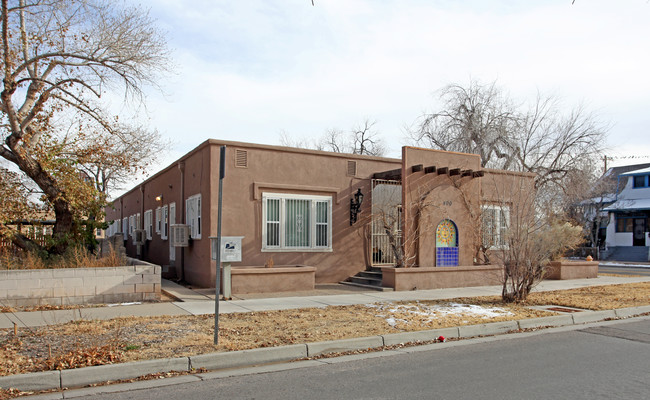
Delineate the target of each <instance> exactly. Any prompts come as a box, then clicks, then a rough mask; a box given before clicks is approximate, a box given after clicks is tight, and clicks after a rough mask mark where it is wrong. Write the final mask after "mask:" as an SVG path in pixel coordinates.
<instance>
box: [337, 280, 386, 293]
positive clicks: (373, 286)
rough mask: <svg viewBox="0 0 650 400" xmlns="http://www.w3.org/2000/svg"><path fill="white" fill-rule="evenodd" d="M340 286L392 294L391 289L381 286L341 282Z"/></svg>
mask: <svg viewBox="0 0 650 400" xmlns="http://www.w3.org/2000/svg"><path fill="white" fill-rule="evenodd" d="M339 283H340V284H341V285H348V286H356V287H362V288H366V289H371V290H376V291H379V292H392V291H393V288H386V287H383V286H376V285H365V284H363V283H355V282H347V281H342V282H339Z"/></svg>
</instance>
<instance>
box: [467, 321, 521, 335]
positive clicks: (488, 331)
mask: <svg viewBox="0 0 650 400" xmlns="http://www.w3.org/2000/svg"><path fill="white" fill-rule="evenodd" d="M516 330H519V324H518V323H517V321H503V322H491V323H488V324H481V325H467V326H459V327H458V337H460V338H468V337H474V336H486V335H498V334H500V333H507V332H510V331H516Z"/></svg>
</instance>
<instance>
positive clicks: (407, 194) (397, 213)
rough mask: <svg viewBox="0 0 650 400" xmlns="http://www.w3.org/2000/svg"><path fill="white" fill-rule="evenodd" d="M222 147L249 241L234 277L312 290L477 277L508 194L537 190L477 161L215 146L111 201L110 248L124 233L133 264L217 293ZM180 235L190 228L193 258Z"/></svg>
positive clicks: (225, 223) (440, 155)
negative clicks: (242, 271) (377, 278)
mask: <svg viewBox="0 0 650 400" xmlns="http://www.w3.org/2000/svg"><path fill="white" fill-rule="evenodd" d="M222 145H225V146H226V153H225V154H226V159H225V165H226V173H225V179H224V181H223V217H222V224H221V225H222V233H223V236H243V240H242V262H241V263H234V264H233V268H237V267H242V266H260V267H261V266H264V265H275V266H281V265H307V266H312V267H315V268H316V273H315V278H316V282H317V283H327V282H339V281H342V280H345V279H346V278H348V277H350V276H352V275H354V274H356V273H358V272H360V271H365V270H366V269H368V268H369V267H372V266H390V265H395V264H396V263H402V265H404V266H412V267H415V266H417V267H442V266H447V267H450V266H451V267H455V266H463V267H467V268H470V269H471V268H472V267H473V265H474V264H475V263H476V262H477V261H480V260H477V251H476V249H477V247H478V246H479V244H481V243H483V244H484V245H486V246H487V247H494V248H495V249H498V248H499V246H500V245H502V242H503V241H502V239H500V238H503V237H504V236H505V234H506V233H507V226H508V218H510V214H509V207H510V204H511V202H512V199H510V198H508V197H507V195H504V191H503V188H504V187H506V186H507V185H506V184H505V183H506V182H511V181H513V182H514V181H526V182H529V183H532V179H533V175H532V174H516V173H510V172H505V171H495V170H484V169H482V168H481V166H480V165H481V163H480V159H479V156H477V155H473V154H462V153H452V152H444V151H436V150H428V149H419V148H413V147H404V148H403V149H402V157H401V159H395V158H384V157H374V156H360V155H352V154H342V153H330V152H324V151H316V150H306V149H297V148H289V147H280V146H268V145H259V144H250V143H240V142H226V141H220V140H208V141H206V142H204V143H202V144H201V145H199V146H198V147H197V148H195V149H194V150H192V151H190V152H189V153H188V154H186V155H184V156H183V157H181V158H180V159H179V160H178V161H177V162H175V163H173V164H172V165H170V166H168V167H167V168H165V169H163V170H162V171H160V172H158V173H157V174H155V175H154V176H152V177H151V178H149V179H148V180H146V181H145V182H143V183H142V184H140V185H138V186H137V187H135V188H133V189H132V190H131V191H129V192H127V193H125V194H124V195H123V196H121V197H119V198H117V199H115V200H114V201H113V202H112V206H109V207H107V209H106V220H107V221H109V222H112V224H111V225H110V227H109V229H108V230H107V236H112V235H113V234H116V233H122V232H123V233H124V237H125V245H126V250H127V254H129V255H130V256H136V255H138V256H139V257H140V258H142V259H144V260H146V261H149V262H153V263H156V264H160V265H163V266H165V269H166V270H167V273H168V274H175V275H176V277H178V278H182V279H184V280H185V281H187V282H189V283H191V284H193V285H197V286H202V287H214V285H215V271H216V268H215V262H214V261H212V260H211V258H210V255H211V249H210V240H209V238H210V237H211V236H216V234H217V232H216V230H217V228H216V227H217V215H218V213H217V211H218V186H219V185H218V183H219V163H220V160H219V158H220V147H221V146H222ZM513 178H514V179H513ZM358 200H362V201H361V204H360V206H358V207H357V206H356V204H357V202H358ZM404 205H407V206H404ZM481 210H485V212H486V214H489V215H490V218H485V220H484V221H483V228H482V229H481V218H480V216H481ZM355 211H358V213H357V212H355ZM177 224H183V225H186V226H188V229H189V238H190V240H189V243H188V245H187V246H186V247H177V246H176V245H178V244H180V241H179V238H177V237H173V236H172V233H176V232H180V231H179V230H178V229H177V228H176V227H174V228H173V229H172V226H174V225H177ZM481 234H482V235H483V238H482V237H481ZM135 242H139V243H141V244H140V245H136V244H134V243H135ZM138 253H139V254H138ZM477 274H479V272H477ZM485 282H486V283H487V282H488V280H487V279H486V280H485ZM449 286H454V285H452V284H449Z"/></svg>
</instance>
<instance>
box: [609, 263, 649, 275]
mask: <svg viewBox="0 0 650 400" xmlns="http://www.w3.org/2000/svg"><path fill="white" fill-rule="evenodd" d="M598 273H599V274H620V275H641V276H650V268H639V267H636V268H635V267H624V266H607V265H601V266H599V267H598Z"/></svg>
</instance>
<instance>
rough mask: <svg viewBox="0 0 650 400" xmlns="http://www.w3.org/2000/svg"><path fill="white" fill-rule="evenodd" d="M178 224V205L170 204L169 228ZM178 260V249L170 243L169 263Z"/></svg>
mask: <svg viewBox="0 0 650 400" xmlns="http://www.w3.org/2000/svg"><path fill="white" fill-rule="evenodd" d="M175 223H176V203H169V226H170V229H171V226H172V225H174V224H175ZM175 260H176V247H174V246H173V243H172V241H171V240H170V241H169V261H175Z"/></svg>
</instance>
